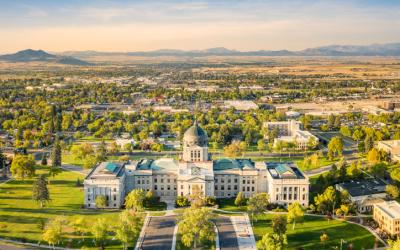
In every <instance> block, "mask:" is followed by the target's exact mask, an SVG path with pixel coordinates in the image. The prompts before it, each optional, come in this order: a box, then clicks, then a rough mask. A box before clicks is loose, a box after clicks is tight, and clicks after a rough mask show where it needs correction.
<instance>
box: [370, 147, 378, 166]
mask: <svg viewBox="0 0 400 250" xmlns="http://www.w3.org/2000/svg"><path fill="white" fill-rule="evenodd" d="M367 160H368V162H370V163H378V162H379V151H378V150H377V149H376V148H372V149H371V150H370V151H368V154H367Z"/></svg>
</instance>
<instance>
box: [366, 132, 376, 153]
mask: <svg viewBox="0 0 400 250" xmlns="http://www.w3.org/2000/svg"><path fill="white" fill-rule="evenodd" d="M373 147H374V138H373V136H370V135H367V136H366V137H365V140H364V149H365V152H369V151H370V150H371V149H372V148H373Z"/></svg>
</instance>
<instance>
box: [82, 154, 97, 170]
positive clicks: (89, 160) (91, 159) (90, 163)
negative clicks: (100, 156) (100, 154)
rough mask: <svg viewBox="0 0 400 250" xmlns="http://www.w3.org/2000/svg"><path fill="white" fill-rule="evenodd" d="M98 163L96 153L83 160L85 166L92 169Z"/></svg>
mask: <svg viewBox="0 0 400 250" xmlns="http://www.w3.org/2000/svg"><path fill="white" fill-rule="evenodd" d="M96 164H97V158H96V156H94V155H89V156H87V157H85V159H84V160H83V168H85V169H91V168H93V167H94V166H96Z"/></svg>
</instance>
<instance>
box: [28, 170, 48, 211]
mask: <svg viewBox="0 0 400 250" xmlns="http://www.w3.org/2000/svg"><path fill="white" fill-rule="evenodd" d="M32 199H33V200H34V201H36V202H38V203H39V204H40V208H43V206H44V204H45V203H46V202H48V201H50V193H49V189H48V188H47V180H46V177H45V176H44V175H39V177H38V178H37V179H36V180H35V182H34V183H33V187H32Z"/></svg>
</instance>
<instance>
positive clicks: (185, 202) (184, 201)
mask: <svg viewBox="0 0 400 250" xmlns="http://www.w3.org/2000/svg"><path fill="white" fill-rule="evenodd" d="M175 203H176V206H178V207H187V206H189V205H190V202H189V199H188V198H187V197H186V196H178V197H177V198H176V201H175Z"/></svg>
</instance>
